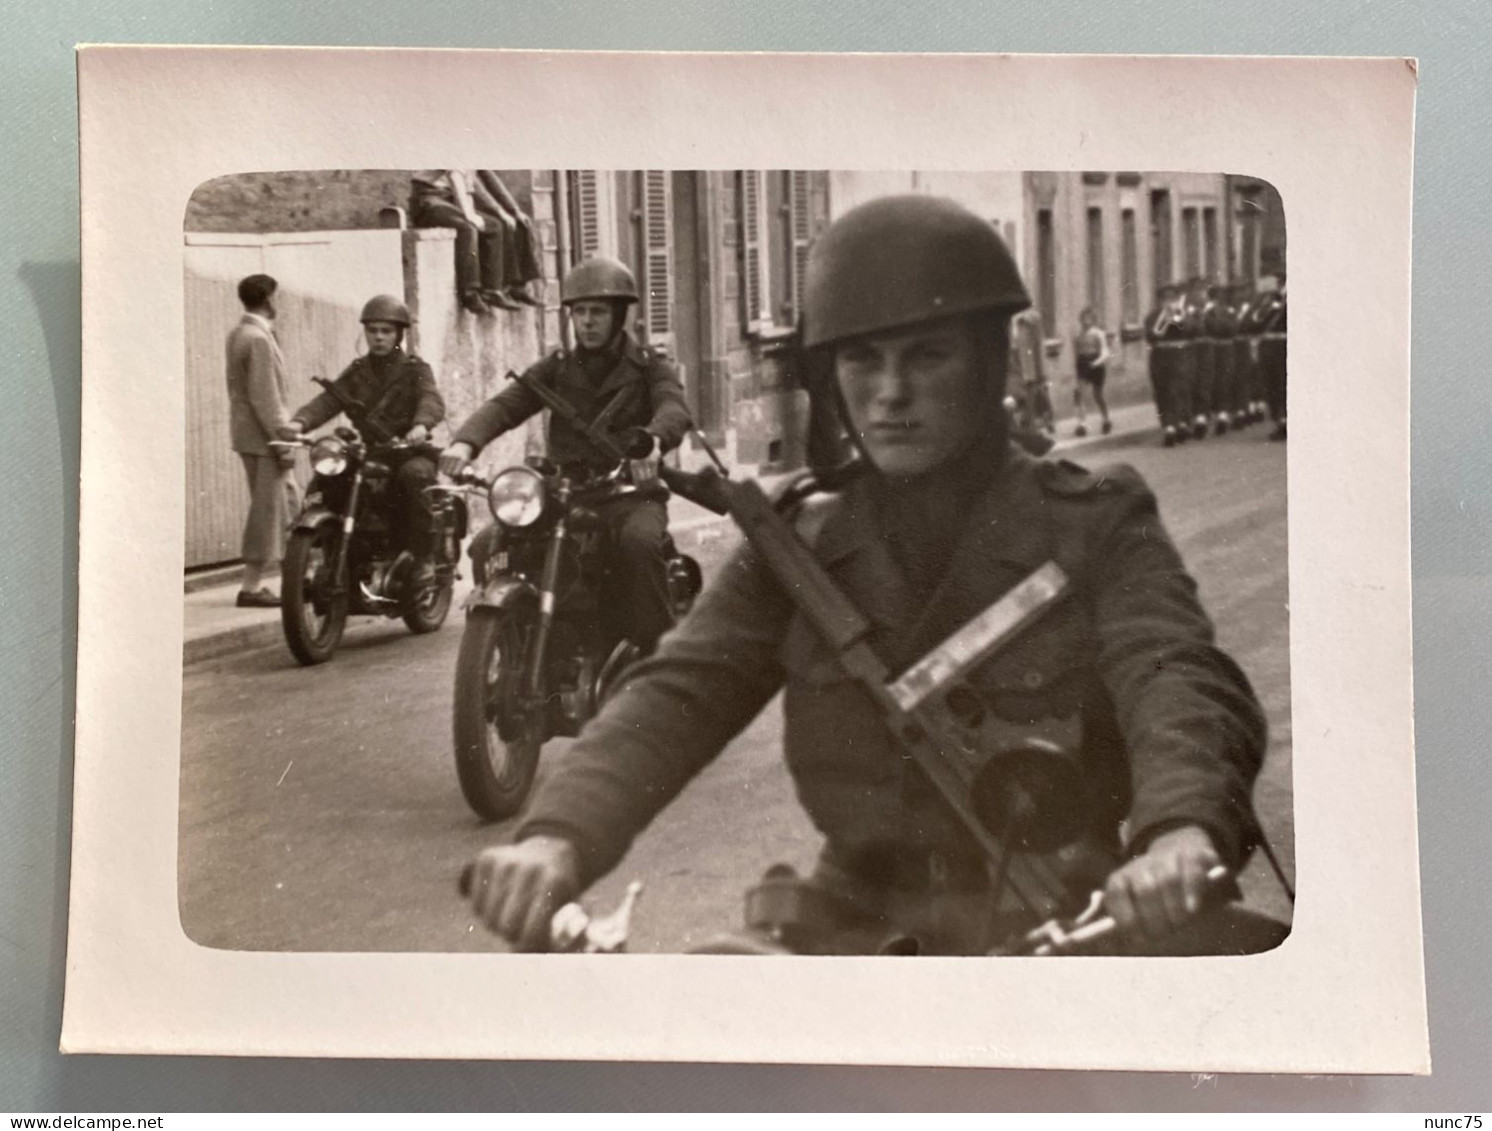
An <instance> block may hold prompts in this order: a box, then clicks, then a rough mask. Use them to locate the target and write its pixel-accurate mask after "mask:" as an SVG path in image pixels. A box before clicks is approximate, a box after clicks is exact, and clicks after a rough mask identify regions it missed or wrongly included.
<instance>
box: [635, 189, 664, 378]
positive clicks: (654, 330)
mask: <svg viewBox="0 0 1492 1131" xmlns="http://www.w3.org/2000/svg"><path fill="white" fill-rule="evenodd" d="M636 177H637V184H636V192H637V216H638V232H637V236H638V239H637V245H636V246H637V249H638V254H637V261H638V266H639V267H640V268H641V270H640V271H639V272H638V275H637V289H638V295H639V297H640V299H641V301H640V302H639V303H638V313H639V315H640V318H639V321H640V323H641V326H642V331H643V336H644V338H645V339H646V341H647V342H648V344H649V345H654V346H658V347H660V348H662V349H665V350H672V349H673V194H672V192H671V188H672V185H671V182H670V177H669V175H668V173H667V172H665V171H662V170H658V169H649V170H648V171H646V172H643V173H637V174H636Z"/></svg>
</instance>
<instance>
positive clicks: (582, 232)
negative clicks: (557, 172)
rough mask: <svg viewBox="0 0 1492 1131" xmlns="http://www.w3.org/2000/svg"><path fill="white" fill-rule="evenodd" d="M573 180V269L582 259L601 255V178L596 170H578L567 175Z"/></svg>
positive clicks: (571, 258) (571, 208)
mask: <svg viewBox="0 0 1492 1131" xmlns="http://www.w3.org/2000/svg"><path fill="white" fill-rule="evenodd" d="M566 176H567V178H568V180H569V185H568V188H569V196H570V231H571V232H572V233H573V241H572V244H571V247H570V262H569V263H568V264H566V268H567V269H568V268H569V267H573V266H574V265H575V264H577V263H579V262H580V261H581V260H582V259H587V258H589V257H590V256H592V255H599V254H600V253H601V189H600V176H599V174H597V173H596V171H595V170H594V169H578V170H575V171H573V172H570V173H568V174H566Z"/></svg>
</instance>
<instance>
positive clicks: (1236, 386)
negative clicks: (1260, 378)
mask: <svg viewBox="0 0 1492 1131" xmlns="http://www.w3.org/2000/svg"><path fill="white" fill-rule="evenodd" d="M1249 293H1250V288H1249V285H1248V283H1247V282H1245V281H1244V280H1241V279H1236V280H1234V281H1233V282H1232V283H1230V284H1229V286H1228V290H1227V296H1228V309H1229V312H1230V313H1229V322H1230V329H1229V332H1228V354H1229V365H1230V367H1231V369H1232V391H1231V394H1230V396H1229V402H1228V412H1229V413H1230V415H1231V420H1230V421H1229V423H1230V425H1231V426H1232V428H1233V429H1234V430H1235V431H1236V430H1237V429H1240V428H1247V427H1248V426H1249V425H1250V424H1252V423H1253V422H1254V416H1253V399H1252V395H1251V388H1252V382H1253V369H1254V358H1253V352H1252V347H1251V345H1250V342H1249V338H1248V330H1247V326H1246V325H1245V321H1246V319H1247V317H1248V311H1249Z"/></svg>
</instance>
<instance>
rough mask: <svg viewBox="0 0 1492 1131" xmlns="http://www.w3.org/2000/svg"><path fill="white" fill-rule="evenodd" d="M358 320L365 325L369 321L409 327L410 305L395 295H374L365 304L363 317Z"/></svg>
mask: <svg viewBox="0 0 1492 1131" xmlns="http://www.w3.org/2000/svg"><path fill="white" fill-rule="evenodd" d="M358 321H359V322H361V323H363V325H365V326H366V325H367V324H368V323H369V322H390V323H393V324H394V325H395V326H403V327H404V328H405V329H408V328H409V322H410V319H409V307H407V306H405V305H404V304H403V303H402V302H400V301H399V300H398V299H397V298H395V297H394V296H393V295H374V296H373V297H372V298H370V299H369V300H368V301H367V302H366V303H364V304H363V313H362V317H361V318H359V319H358Z"/></svg>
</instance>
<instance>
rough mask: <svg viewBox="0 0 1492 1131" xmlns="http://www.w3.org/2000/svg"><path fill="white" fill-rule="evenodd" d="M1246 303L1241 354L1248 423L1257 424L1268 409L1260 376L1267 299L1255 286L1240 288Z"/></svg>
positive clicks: (1241, 311)
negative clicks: (1261, 334)
mask: <svg viewBox="0 0 1492 1131" xmlns="http://www.w3.org/2000/svg"><path fill="white" fill-rule="evenodd" d="M1240 286H1241V287H1242V290H1243V301H1242V302H1241V303H1239V306H1238V340H1239V341H1240V342H1242V343H1243V346H1244V349H1243V351H1242V352H1241V353H1240V355H1239V356H1240V358H1241V359H1242V364H1243V366H1244V376H1245V381H1244V390H1245V393H1246V395H1247V397H1248V420H1249V423H1250V424H1257V423H1259V422H1260V421H1261V420H1263V419H1264V418H1265V416H1266V415H1267V411H1268V410H1267V409H1266V408H1265V406H1264V384H1263V381H1262V380H1261V378H1260V375H1259V331H1260V323H1259V313H1260V310H1261V309H1262V302H1263V297H1262V296H1261V295H1260V294H1259V292H1258V289H1257V288H1256V286H1255V285H1254V284H1253V283H1251V282H1244V283H1242V284H1240Z"/></svg>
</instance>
